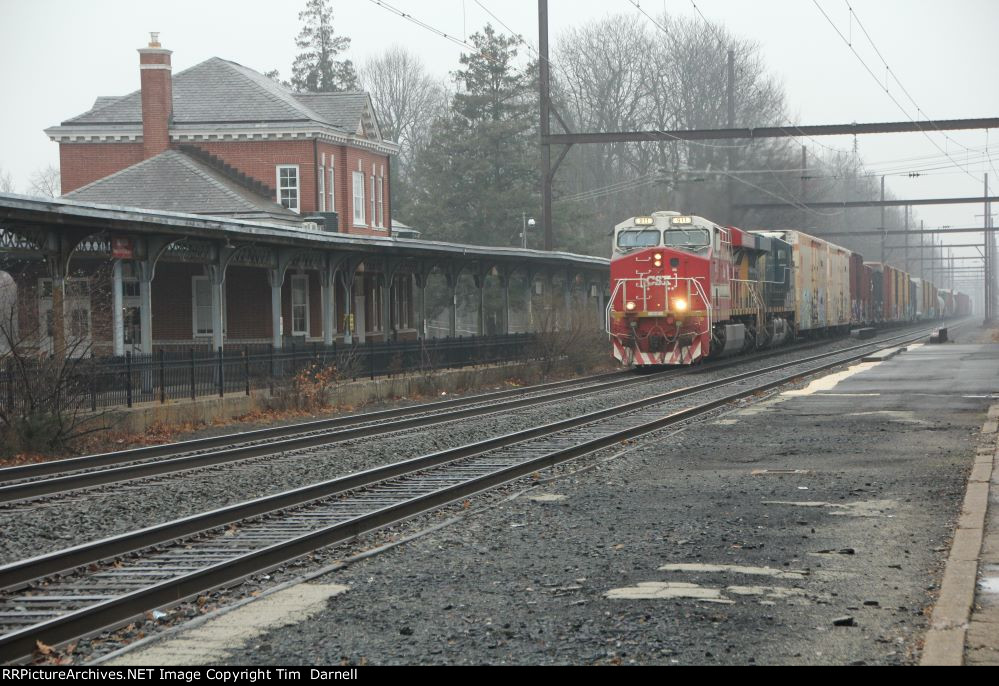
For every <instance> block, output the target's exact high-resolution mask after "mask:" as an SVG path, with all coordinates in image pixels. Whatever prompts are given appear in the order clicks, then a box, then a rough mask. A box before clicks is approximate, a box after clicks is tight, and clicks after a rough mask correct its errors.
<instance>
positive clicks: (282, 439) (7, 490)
mask: <svg viewBox="0 0 999 686" xmlns="http://www.w3.org/2000/svg"><path fill="white" fill-rule="evenodd" d="M907 335H909V334H899V335H896V336H893V337H890V338H886V339H881V341H879V342H882V341H883V342H888V341H893V340H899V339H901V338H904V337H905V336H907ZM827 343H828V342H827V341H822V342H818V343H809V344H804V345H801V346H797V347H790V348H777V349H773V350H769V351H766V352H761V353H759V354H756V355H751V356H746V357H739V358H735V359H730V360H726V361H724V362H719V363H714V364H712V365H710V366H705V367H703V368H700V367H698V368H683V369H673V370H668V371H663V372H659V373H656V374H647V375H643V376H636V375H635V374H633V373H628V372H624V373H622V372H615V373H611V374H602V375H597V376H594V377H590V378H588V379H584V380H582V381H581V380H579V379H570V380H568V381H560V382H554V383H549V384H541V385H536V386H529V387H525V388H518V389H511V390H506V391H498V392H493V393H487V394H481V395H474V396H469V397H465V398H457V399H454V400H445V401H437V402H433V403H429V404H423V405H415V406H408V407H402V408H393V409H389V410H382V411H377V412H370V413H364V414H356V415H350V416H346V417H336V418H332V419H323V420H317V421H311V422H305V423H298V424H293V425H289V426H282V427H272V428H267V429H259V430H256V431H249V432H244V433H241V434H237V435H224V436H214V437H209V438H202V439H195V440H192V441H186V442H182V443H172V444H166V445H162V446H151V447H143V448H135V449H131V450H124V451H119V452H114V453H106V454H101V455H90V456H85V457H79V458H72V459H66V460H56V461H52V462H43V463H38V464H31V465H23V466H18V467H9V468H6V469H0V505H2V504H9V503H15V502H20V501H25V500H30V499H37V498H42V497H46V496H57V495H59V494H64V493H72V492H76V491H80V490H82V489H87V488H94V487H98V486H106V485H109V484H115V483H121V482H125V481H132V480H136V479H144V478H150V477H160V476H164V475H168V474H175V473H179V472H186V471H191V470H195V469H201V468H204V467H211V466H216V465H222V464H227V463H233V462H241V461H246V460H251V459H255V458H260V457H264V456H268V455H275V454H279V453H291V452H293V451H300V450H304V449H308V448H313V447H317V446H324V445H333V444H336V443H342V442H344V441H350V440H357V439H364V438H371V437H375V436H381V435H385V434H389V433H393V432H397V431H404V430H411V429H419V428H425V427H429V426H434V425H438V424H443V423H446V422H453V421H458V420H461V419H468V418H472V417H481V416H485V415H489V414H496V413H500V412H509V411H512V410H515V409H520V408H525V407H531V406H535V405H541V404H545V403H551V402H556V401H558V400H563V399H566V398H578V397H581V396H582V395H591V394H598V393H607V392H609V391H615V390H620V389H624V388H628V387H631V386H638V385H643V384H649V383H652V382H654V381H658V380H661V379H664V378H667V377H675V376H683V375H689V374H698V373H702V372H704V371H716V370H720V369H725V368H728V367H734V366H738V365H742V364H746V363H748V362H752V361H755V360H758V359H761V358H766V357H769V356H774V355H784V354H788V353H791V352H795V351H802V350H807V349H808V348H812V347H816V346H821V345H826V344H827ZM872 344H873V343H872Z"/></svg>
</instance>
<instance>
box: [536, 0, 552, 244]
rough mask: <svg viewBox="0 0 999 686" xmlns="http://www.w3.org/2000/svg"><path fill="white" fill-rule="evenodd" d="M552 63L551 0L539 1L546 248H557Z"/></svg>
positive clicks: (542, 194)
mask: <svg viewBox="0 0 999 686" xmlns="http://www.w3.org/2000/svg"><path fill="white" fill-rule="evenodd" d="M550 66H551V65H550V63H549V62H548V0H538V77H539V79H538V80H539V83H540V86H541V140H542V144H541V198H542V200H541V202H542V207H541V223H542V224H543V226H544V231H545V250H548V251H551V250H554V249H555V234H554V232H553V231H552V176H553V170H552V146H551V145H550V144H549V145H545V143H544V142H543V141H545V140H546V139H547V138H548V136H549V135H551V72H550Z"/></svg>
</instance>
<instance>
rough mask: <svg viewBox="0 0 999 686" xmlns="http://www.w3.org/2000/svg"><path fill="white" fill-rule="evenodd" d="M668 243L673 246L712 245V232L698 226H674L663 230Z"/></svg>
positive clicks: (701, 246)
mask: <svg viewBox="0 0 999 686" xmlns="http://www.w3.org/2000/svg"><path fill="white" fill-rule="evenodd" d="M663 235H664V237H665V238H666V245H668V246H670V247H673V248H691V249H694V250H696V249H698V248H706V247H708V246H709V245H711V232H710V231H708V230H707V229H701V228H698V227H691V228H689V229H688V228H681V227H677V226H674V227H673V228H671V229H667V230H666V231H664V232H663Z"/></svg>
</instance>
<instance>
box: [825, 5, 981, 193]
mask: <svg viewBox="0 0 999 686" xmlns="http://www.w3.org/2000/svg"><path fill="white" fill-rule="evenodd" d="M812 4H814V5H815V7H816V8H817V9H818V10H819V12H820V13H821V14H822V16H823V17H825V19H826V21H827V22H828V23H829V25H830V26H831V27H832V28H833V30H834V31H835V32H836V35H838V36H839V37H840V39H841V40H842V41H843V42H844V43H845V44H846V46H847V47H848V48H849V49H850V51H851V52H852V53H853V54H854V56H855V57H856V58H857V60H858V61H859V62H860V64H861V65H862V66H863V67H864V69H865V70H866V71H867V73H868V74H870V76H871V78H872V79H874V81H875V82H876V83H877V84H878V86H879V87H880V86H881V81H880V79H879V78H878V76H877V74H875V73H874V71H873V70H872V69H871V67H870V66H869V65H868V64H867V62H866V61H865V60H864V58H863V57H861V56H860V53H859V52H857V49H856V48H855V47H853V43H852V42H851V41H850V40H849V39H847V37H846V36H844V35H843V32H842V31H841V30H840V29H839V27H838V26H836V23H835V22H834V21H833V20H832V18H831V17H830V16H829V15H828V14H827V13H826V11H825V10H824V9H823V8H822V5H820V4H819V2H818V0H812ZM854 16H856V15H855V14H854ZM884 91H885V95H887V96H888V98H889V99H890V100H891V101H892V102H893V103H895V106H896V107H898V109H899V110H901V112H902V114H904V115H905V116H906V117H907V118H908V119H909V121H911V122H912V123H913V124H915V125H916V126H917V128H919V131H920V132H921V133H922V134H923V135H924V136H925V137H926V139H927V140H928V141H930V142H931V143H932V144H933V145H934V146H935V147H936V148H937V149H938V150H939V151H940V152H942V153H943V154H944V155H946V156H947V157H948V158H949V159H950V161H951V162H953V163H954V166H956V167H959V168H961V169H964V171H965V174H967V175H968V176H969V177H971V178H972V179H974V180H975V181H979V182H980V181H981V179H978V178H976V177H975V175H974V174H972V173H971V172H969V171H968V170H967V169H966V168H965V167H964V166H962V165H961V164H960V163H959V162H958V161H957V160H955V159H954V158H953V157H951V155H950V153H949V152H947V151H946V150H945V149H944V148H942V147H940V144H939V143H937V142H936V141H935V140H933V138H932V137H931V136H930V135H929V133H927V131H926V129H925V128H923V126H922V125H921V124H920V123H919V122H918V121H916V120H915V119H914V118H913V117H912V116H911V115H910V114H909V112H908V110H906V109H905V107H903V106H902V103H900V102H899V101H898V98H896V97H895V96H894V95H892V93H891V89H890V88H888V84H887V81H886V83H885V86H884Z"/></svg>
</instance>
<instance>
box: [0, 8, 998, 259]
mask: <svg viewBox="0 0 999 686" xmlns="http://www.w3.org/2000/svg"><path fill="white" fill-rule="evenodd" d="M481 2H482V4H483V5H485V7H487V8H488V9H489V10H491V11H492V12H493V13H494V14H496V15H497V16H498V17H499V18H500V19H502V20H503V22H505V23H506V24H507V25H508V26H509V27H510V28H512V29H513V30H514V31H517V32H519V33H521V34H522V35H524V37H525V38H526V39H527V41H528V42H530V43H531V44H532V45H536V44H537V3H536V2H534V0H507V1H506V2H499V0H481ZM303 4H304V0H293V1H289V0H282V1H280V2H275V0H269V1H267V2H264V1H261V0H199V1H198V2H193V1H191V0H171V1H170V2H162V1H160V2H147V1H143V2H136V1H135V0H128V1H126V0H98V1H93V2H79V1H73V0H32V1H30V2H27V1H23V0H0V64H2V71H0V85H2V91H0V92H2V93H3V101H4V106H3V107H0V167H2V168H3V169H4V170H5V171H7V172H10V173H12V174H13V175H14V177H15V180H16V183H17V186H18V190H19V191H20V192H24V190H25V189H26V187H27V182H28V177H29V175H30V174H31V172H32V171H34V170H36V169H38V168H40V167H43V166H45V165H47V164H50V163H51V164H58V146H57V145H56V144H55V143H53V142H50V141H49V140H48V139H47V137H46V136H45V134H44V133H43V132H42V129H44V128H45V127H48V126H52V125H55V124H58V123H60V122H61V121H63V120H65V119H68V118H70V117H73V116H75V115H78V114H81V113H82V112H84V111H86V110H88V109H89V108H90V106H91V105H92V104H93V101H94V99H95V98H96V97H97V96H100V95H124V94H127V93H129V92H132V91H134V90H137V89H138V87H139V69H138V55H137V53H136V52H135V50H136V48H139V47H143V46H144V45H145V44H146V42H147V41H148V32H149V31H159V32H160V34H161V36H160V39H161V42H162V43H163V45H164V47H166V48H169V49H171V50H173V51H174V55H173V65H174V72H175V73H177V72H179V71H181V70H182V69H185V68H187V67H190V66H193V65H194V64H197V63H199V62H201V61H203V60H205V59H207V58H209V57H212V56H218V57H223V58H225V59H230V60H233V61H236V62H239V63H241V64H244V65H246V66H248V67H251V68H253V69H257V70H259V71H267V70H269V69H274V68H277V69H280V70H281V73H282V76H283V77H285V78H287V77H288V76H289V74H290V65H291V62H292V60H293V58H294V55H295V54H296V52H297V51H296V48H295V45H294V37H295V35H296V33H297V31H298V28H299V24H298V17H297V14H298V10H299V9H300V8H301V6H302V5H303ZM392 4H393V5H395V6H397V7H399V8H400V9H402V10H404V11H406V12H409V13H412V14H414V15H415V16H417V17H419V18H420V19H423V20H424V21H426V22H427V23H429V24H432V25H434V26H435V27H437V28H439V29H441V30H442V31H445V32H448V33H451V34H453V35H455V36H457V37H458V38H465V37H466V36H468V35H470V34H471V33H474V32H475V31H476V30H477V29H479V28H480V27H482V26H483V25H484V24H485V23H486V22H487V21H492V22H493V24H494V25H496V26H497V29H499V30H504V29H503V28H502V27H501V26H499V25H497V23H496V21H495V20H493V19H491V18H490V17H489V16H488V15H487V14H486V13H485V11H484V10H483V9H482V8H481V7H480V6H479V5H478V4H477V3H476V1H475V0H421V1H417V0H392ZM549 4H550V12H551V35H552V41H553V43H555V44H557V41H558V36H559V34H560V32H561V30H562V29H564V28H565V27H567V26H570V25H573V24H578V23H582V22H585V21H587V20H590V19H594V18H599V17H602V16H604V15H607V14H612V13H631V14H636V13H637V10H636V9H635V8H634V6H633V5H632V4H631V2H629V1H628V0H603V1H599V0H551V1H550V3H549ZM819 4H820V5H821V6H822V7H823V8H824V9H825V10H826V12H827V13H828V14H829V15H830V17H831V18H832V19H833V21H834V22H835V23H836V24H837V25H838V26H839V27H840V30H842V31H843V32H844V34H847V35H848V36H850V22H849V12H848V9H847V5H846V0H819ZM850 4H851V5H852V6H853V8H854V10H855V11H856V15H857V16H858V17H859V19H860V21H862V22H863V24H864V27H865V28H866V29H867V31H868V32H869V33H870V34H871V37H872V38H873V39H874V42H875V44H876V45H877V47H878V49H879V50H880V51H881V54H882V55H883V56H884V58H885V59H886V60H887V62H888V64H889V65H891V67H892V69H893V71H894V73H895V74H896V75H897V76H898V78H899V79H900V80H901V82H902V84H903V85H904V86H905V88H906V89H907V90H908V93H909V94H910V95H911V96H912V98H913V99H914V100H915V101H916V102H917V103H918V104H919V106H920V107H921V108H922V109H923V111H924V114H925V115H928V116H929V117H931V118H935V119H947V118H971V117H988V116H997V115H999V90H997V89H996V88H995V86H994V84H995V79H994V76H992V75H991V74H993V73H994V71H995V67H996V66H997V63H999V58H997V57H996V52H995V42H994V41H995V31H996V29H997V28H999V3H997V2H995V0H951V1H950V2H939V1H938V2H932V1H930V0H850ZM333 6H334V13H335V24H336V28H337V31H338V32H339V33H341V34H345V35H348V36H349V37H350V38H351V39H352V40H353V45H352V46H351V50H350V53H349V56H350V57H351V58H352V59H353V60H354V61H355V63H360V62H363V61H364V59H365V58H367V57H369V56H372V55H377V54H378V53H380V52H381V51H382V50H383V49H384V48H386V47H388V46H389V45H391V44H393V43H399V44H402V45H404V46H406V47H408V48H410V49H412V50H414V51H416V52H418V53H419V54H420V55H421V56H422V57H423V59H424V61H425V62H426V64H427V66H428V67H429V68H430V69H431V70H432V71H433V72H435V73H436V74H438V75H439V76H440V77H441V78H442V79H443V78H446V77H447V74H448V72H449V71H451V70H453V69H455V68H456V66H457V60H458V56H459V54H460V52H461V50H462V49H461V48H460V47H459V46H457V45H454V44H452V43H450V42H448V41H447V40H445V39H444V38H442V37H439V36H436V35H434V34H433V33H430V32H428V31H426V30H424V29H422V28H419V27H417V26H415V25H413V24H411V23H408V22H407V21H405V20H404V19H402V18H400V17H398V16H395V15H393V14H391V13H389V12H388V11H386V10H385V9H383V8H381V7H378V6H376V5H375V4H373V3H372V2H370V1H369V0H352V1H351V2H349V3H348V2H337V1H335V0H334V3H333ZM642 7H643V9H645V10H646V11H648V12H649V13H656V14H658V13H659V12H662V11H663V9H664V8H665V9H666V10H667V11H668V12H671V13H673V12H675V13H681V14H684V15H689V16H694V17H697V18H698V19H699V17H698V16H697V15H696V13H695V12H694V9H693V7H692V3H691V2H690V1H689V0H666V1H663V0H659V1H655V0H646V1H645V2H643V3H642ZM697 7H699V8H700V10H701V11H702V12H703V13H704V14H705V15H706V16H707V17H708V18H709V19H711V20H713V21H720V22H722V23H724V24H725V25H726V26H727V27H728V28H729V29H730V30H731V31H732V32H733V33H735V34H737V35H738V36H740V37H743V38H750V39H753V40H755V41H757V42H758V43H759V44H760V45H761V46H762V48H763V51H764V55H765V57H766V61H767V65H768V67H769V69H770V70H771V71H772V72H773V73H774V74H775V75H776V76H777V77H778V78H779V79H780V80H781V82H782V83H783V84H784V86H785V89H786V92H787V95H788V101H789V105H790V107H791V110H792V113H793V116H794V117H795V123H801V124H838V123H850V122H855V121H856V122H870V121H908V117H907V116H906V114H904V113H903V112H902V111H901V110H900V109H899V108H898V107H897V106H896V105H895V104H894V103H893V102H892V101H891V99H890V98H889V97H888V96H887V95H886V93H885V90H884V87H883V83H884V80H885V76H886V75H885V69H884V66H883V64H882V62H881V60H880V59H879V58H878V56H877V55H876V54H875V52H874V50H873V49H872V48H871V46H870V44H869V43H868V42H867V39H866V38H865V37H864V36H863V34H862V33H861V31H860V28H859V26H858V25H857V24H856V23H854V24H853V28H852V40H853V46H854V47H855V48H856V49H857V50H858V52H859V53H860V54H861V56H862V57H863V58H864V60H865V61H866V62H867V64H868V65H869V66H870V67H871V69H872V70H873V71H874V73H875V74H876V75H878V76H879V79H880V81H881V84H882V85H880V86H879V85H878V84H877V83H875V80H874V79H872V78H871V76H870V75H869V74H868V73H867V72H866V71H865V70H864V68H863V66H861V64H860V62H859V61H858V60H857V58H856V57H855V56H854V55H853V54H852V53H851V51H850V48H849V47H848V46H847V45H846V44H844V42H843V41H842V40H841V39H840V37H839V36H838V35H837V34H836V32H835V31H834V30H833V28H832V27H831V26H830V25H829V24H828V23H827V21H826V19H825V18H824V17H823V16H822V14H821V13H820V12H819V10H818V9H817V8H816V6H815V5H814V4H813V2H812V1H811V0H754V1H753V2H746V0H698V1H697ZM638 16H640V17H641V16H642V15H640V14H639V15H638ZM642 18H643V20H644V17H642ZM983 77H984V78H985V79H986V80H985V81H984V82H983ZM889 86H890V91H891V93H892V94H893V95H895V97H896V99H898V100H899V102H900V103H902V105H904V106H905V107H906V109H907V112H908V114H909V116H912V117H917V116H918V115H917V113H916V109H915V107H914V106H913V105H912V102H911V101H910V100H909V98H908V96H906V95H905V94H904V93H903V92H902V91H901V90H900V89H899V88H898V86H897V84H896V83H895V82H894V81H890V82H889ZM723 97H724V93H719V98H723ZM948 135H949V136H950V137H951V139H953V141H954V142H950V141H947V140H946V139H945V138H944V137H943V136H942V135H940V134H936V133H934V134H931V138H932V139H933V140H934V141H936V143H937V144H938V145H940V146H941V147H943V148H944V149H945V150H946V151H947V152H949V153H950V155H951V156H952V157H953V158H954V159H956V160H957V161H959V162H963V161H964V160H965V159H966V157H967V156H968V155H969V153H967V152H966V151H965V150H964V148H962V147H961V146H962V145H964V146H968V147H970V148H976V149H977V148H984V147H985V146H986V145H989V147H990V149H991V148H997V150H996V152H995V153H994V154H993V160H994V162H992V163H991V164H990V162H989V161H984V162H975V163H974V164H971V165H970V166H968V170H969V171H970V172H971V174H972V175H974V176H975V177H978V179H981V176H982V174H983V173H984V172H989V173H990V174H991V175H992V177H993V182H992V186H993V188H994V189H995V188H999V131H993V132H991V134H987V133H986V132H984V131H967V132H950V133H949V134H948ZM816 141H817V142H815V141H812V140H803V141H802V142H803V143H805V144H806V145H808V146H809V148H815V149H817V150H820V149H821V146H820V144H822V145H827V146H830V147H833V148H837V149H842V150H848V149H851V148H852V146H853V139H852V138H843V137H839V138H819V139H816ZM859 149H860V153H861V155H862V156H863V158H864V160H865V162H867V164H868V166H869V167H872V168H874V169H877V170H878V171H881V170H883V169H884V168H887V167H891V168H893V169H894V168H898V167H900V166H904V164H905V163H901V164H896V163H894V161H895V160H900V159H903V158H905V159H908V158H915V157H923V156H930V155H936V156H940V157H942V154H941V152H940V151H939V150H938V149H937V148H936V147H935V146H934V144H933V143H931V142H930V140H928V139H927V137H925V136H923V135H922V134H894V135H883V136H866V137H860V140H859ZM945 164H950V162H949V161H948V160H947V159H946V158H943V157H942V164H940V165H938V166H944V165H945ZM940 172H944V173H940ZM888 186H889V188H890V189H891V190H892V191H893V192H895V193H896V194H897V195H898V196H900V197H903V198H919V197H938V196H940V197H942V196H957V195H959V196H978V195H982V194H983V192H984V187H983V185H982V182H981V180H977V181H976V180H973V179H972V178H969V176H968V175H966V174H964V173H962V172H961V171H960V170H959V169H956V168H952V169H944V170H939V171H938V172H935V173H934V175H932V176H925V177H923V178H919V179H908V178H906V177H905V176H892V177H890V178H889V180H888ZM997 211H999V210H997ZM981 214H982V206H981V205H976V206H953V207H926V208H919V209H918V213H917V215H916V218H917V221H918V219H924V220H925V221H926V224H927V226H941V225H950V226H962V227H963V226H972V225H979V224H980V223H981V218H980V217H975V215H981ZM970 237H971V236H970V235H964V236H958V237H955V238H953V239H949V240H951V241H952V242H955V243H966V242H969V241H968V239H969V238H970ZM961 252H962V253H965V252H966V251H961Z"/></svg>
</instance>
